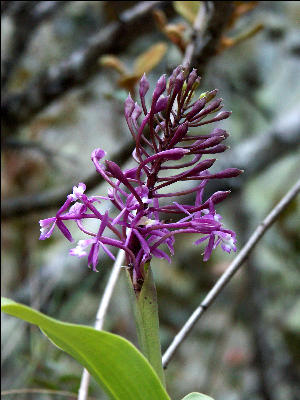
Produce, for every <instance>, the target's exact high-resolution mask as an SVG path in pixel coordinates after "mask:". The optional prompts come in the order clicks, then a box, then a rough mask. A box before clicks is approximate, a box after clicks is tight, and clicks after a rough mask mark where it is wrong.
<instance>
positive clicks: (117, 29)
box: [1, 1, 169, 135]
mask: <svg viewBox="0 0 300 400" xmlns="http://www.w3.org/2000/svg"><path fill="white" fill-rule="evenodd" d="M158 6H160V7H162V8H166V7H169V2H167V1H142V2H138V3H137V4H136V5H135V6H133V7H132V8H130V9H129V10H126V11H124V12H123V13H122V14H120V16H119V21H113V22H111V23H109V24H107V25H106V26H105V27H104V28H103V29H101V30H100V31H99V32H98V33H97V34H95V35H94V36H92V37H90V38H89V39H88V40H87V42H86V43H85V45H84V46H83V47H82V48H81V49H78V50H75V51H74V52H73V53H72V54H71V55H70V56H69V57H68V58H66V59H65V60H63V61H62V62H60V63H59V64H57V65H55V66H51V67H49V68H48V69H47V70H45V71H44V72H41V73H40V74H38V75H37V76H36V77H34V78H33V80H32V81H31V82H30V83H29V84H28V86H27V87H26V88H25V89H24V90H22V91H21V92H18V93H16V94H10V93H9V94H7V95H6V96H3V101H2V106H1V108H2V121H3V124H4V125H3V126H4V127H6V128H7V129H5V130H6V134H7V135H12V134H14V133H15V132H16V128H17V127H18V126H19V125H21V124H24V123H27V122H28V121H29V120H30V119H31V118H33V117H34V116H35V115H36V114H37V113H38V112H40V111H41V110H43V109H44V108H45V107H46V106H48V105H49V104H50V103H51V102H52V101H54V100H55V99H57V98H59V97H61V96H63V95H64V94H65V93H66V92H68V91H69V90H71V89H72V88H74V87H76V86H80V85H83V84H85V83H86V82H87V81H88V80H89V79H90V78H91V76H93V75H95V74H96V73H99V63H98V62H97V61H98V59H99V57H100V56H101V55H103V54H107V53H115V52H116V51H117V50H118V51H121V50H124V47H125V45H128V44H129V43H128V42H129V41H130V40H133V39H134V38H136V37H137V36H138V35H139V33H140V31H141V30H145V29H146V26H147V24H148V25H149V23H150V24H151V23H152V19H151V18H149V14H150V12H151V11H152V10H153V8H155V7H158ZM125 40H126V41H127V42H126V43H125Z"/></svg>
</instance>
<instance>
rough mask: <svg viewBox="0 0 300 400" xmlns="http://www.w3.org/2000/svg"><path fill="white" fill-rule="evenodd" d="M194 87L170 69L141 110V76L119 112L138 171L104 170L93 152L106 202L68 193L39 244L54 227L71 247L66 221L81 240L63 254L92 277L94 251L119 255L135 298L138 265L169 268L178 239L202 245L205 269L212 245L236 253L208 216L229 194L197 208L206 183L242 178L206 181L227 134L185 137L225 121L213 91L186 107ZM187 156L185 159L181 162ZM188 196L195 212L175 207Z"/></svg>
mask: <svg viewBox="0 0 300 400" xmlns="http://www.w3.org/2000/svg"><path fill="white" fill-rule="evenodd" d="M199 82H200V78H199V77H198V76H197V73H196V70H193V71H192V72H191V73H190V74H188V73H187V71H185V70H184V69H183V68H182V67H181V66H179V67H177V68H176V69H175V70H174V71H173V73H172V75H171V76H170V78H169V80H168V82H167V79H166V77H165V75H163V76H161V77H160V78H159V80H158V82H157V84H156V87H155V89H154V92H153V95H152V101H151V103H150V107H149V109H148V108H147V106H146V101H145V96H146V94H147V92H148V91H149V82H148V80H147V78H146V76H145V75H144V76H143V77H142V79H141V81H140V88H139V94H140V100H141V107H140V106H139V105H138V104H137V103H135V102H134V101H133V100H132V98H131V97H130V95H129V96H128V98H127V100H126V101H125V111H124V113H125V118H126V121H127V125H128V128H129V130H130V132H131V135H132V137H133V139H134V141H135V150H134V152H133V154H132V156H133V159H134V161H135V162H136V164H137V165H136V166H135V167H134V168H131V169H128V170H125V171H122V170H121V168H120V167H119V166H118V165H117V164H116V163H114V162H112V161H108V160H106V161H105V162H104V163H103V162H102V159H103V158H104V157H105V156H106V153H105V151H104V150H102V149H95V150H94V151H93V152H92V155H91V158H92V161H93V163H94V165H95V168H96V171H97V172H98V173H99V174H100V175H101V176H102V178H103V179H105V180H106V182H108V184H109V185H110V189H109V190H108V193H107V196H91V197H88V196H87V195H86V194H85V193H84V192H85V190H86V187H85V185H84V183H80V184H79V185H78V187H76V186H74V188H73V193H72V194H70V195H69V196H68V197H67V200H66V202H65V203H64V205H63V206H62V207H61V209H60V210H59V211H58V213H57V214H56V216H55V217H53V218H48V219H45V220H42V221H40V224H41V236H40V239H42V240H44V239H46V238H49V237H50V236H51V234H52V232H53V230H54V228H55V226H57V227H58V229H59V230H60V231H61V232H62V233H63V235H64V236H65V237H66V238H67V239H68V240H71V241H72V236H71V234H70V232H69V230H68V229H67V227H66V225H65V221H67V220H72V221H74V222H76V225H77V227H78V228H79V230H81V231H82V233H84V234H85V235H87V237H88V238H87V239H84V240H79V242H78V244H77V246H76V247H75V248H73V249H71V250H70V254H71V255H73V256H77V257H84V256H87V257H88V264H89V266H90V267H91V268H92V269H93V270H94V271H97V265H98V263H99V252H100V251H103V252H105V253H106V254H107V255H108V256H109V257H111V258H112V259H114V258H115V256H114V255H113V253H112V252H111V250H110V248H111V247H117V248H119V249H123V250H124V251H125V253H126V259H127V264H128V265H129V266H132V280H133V285H134V287H135V289H136V290H140V288H141V285H142V283H143V276H144V269H143V265H144V264H145V263H146V262H148V261H150V260H151V258H152V257H158V258H164V259H166V260H167V261H169V262H170V261H171V258H170V255H171V256H172V255H173V254H174V242H175V236H176V235H177V234H184V233H194V234H198V235H199V239H198V240H196V242H195V244H196V245H199V244H201V243H205V244H206V247H205V250H204V256H203V260H204V261H207V260H208V259H209V257H210V255H211V253H212V251H213V249H215V248H216V247H217V246H218V245H220V246H221V248H222V250H223V251H225V252H227V253H230V252H231V250H232V251H236V236H235V233H234V232H233V231H231V230H228V229H225V227H224V226H223V224H222V222H221V220H222V218H221V216H220V215H219V214H217V213H216V211H215V206H216V204H218V203H219V202H221V201H223V200H224V199H225V198H226V197H227V196H228V194H229V192H228V191H225V192H224V191H220V192H216V193H213V194H211V196H210V197H209V198H208V199H207V200H206V201H204V200H203V194H204V190H205V186H206V184H207V182H208V181H209V180H210V179H220V178H233V177H236V176H238V175H239V174H240V173H241V172H242V171H241V170H238V169H236V168H228V169H226V170H223V171H219V172H216V173H213V174H212V173H210V172H209V168H210V167H211V166H212V165H213V164H214V163H215V161H216V159H215V158H206V159H203V156H204V155H206V154H216V153H220V152H224V151H225V150H226V149H227V146H225V145H224V144H222V143H221V142H222V141H224V140H225V139H226V138H227V137H228V133H227V132H226V131H224V130H222V129H220V128H215V129H213V130H212V131H211V132H210V133H209V134H207V133H205V134H198V133H197V134H193V132H191V129H192V128H193V127H199V126H202V125H207V124H210V123H213V122H215V121H220V120H222V119H224V118H228V117H229V116H230V114H231V113H230V112H228V111H221V112H219V113H217V112H218V111H219V110H220V109H221V108H222V105H221V102H222V100H221V99H214V98H215V96H216V94H217V90H216V89H215V90H213V91H211V92H206V93H203V94H202V95H201V96H200V98H198V99H196V100H195V101H194V102H192V98H193V96H194V95H195V90H196V88H197V87H198V85H199ZM142 113H143V114H144V115H143V118H141V115H142ZM216 113H217V114H216ZM212 114H213V115H212ZM140 118H141V120H139V119H140ZM187 156H189V158H188V159H186V160H185V158H186V157H187ZM176 162H177V163H176ZM174 169H176V170H178V171H177V173H173V172H172V171H173V170H174ZM166 172H169V173H167V174H166ZM185 181H192V182H194V185H193V186H191V187H190V188H187V189H185V190H181V191H177V192H176V191H174V188H173V186H174V184H176V183H177V182H185ZM165 187H170V191H169V193H165V192H162V191H161V189H163V188H165ZM191 193H195V203H194V204H184V203H180V202H177V201H174V200H176V198H177V200H178V198H180V196H184V195H188V194H191ZM167 200H168V201H167ZM100 201H105V202H107V203H108V206H110V205H112V206H113V208H114V209H115V210H116V211H117V215H114V217H110V216H109V213H108V211H106V212H105V213H104V214H102V213H100V212H99V211H98V209H97V207H96V203H97V202H100ZM162 214H164V215H168V214H169V215H170V217H171V219H170V220H167V221H164V220H162ZM88 219H96V220H99V228H98V231H97V232H92V231H89V230H88V229H87V228H86V227H85V226H84V224H83V222H84V221H85V220H88ZM173 219H174V221H173ZM169 254H170V255H169Z"/></svg>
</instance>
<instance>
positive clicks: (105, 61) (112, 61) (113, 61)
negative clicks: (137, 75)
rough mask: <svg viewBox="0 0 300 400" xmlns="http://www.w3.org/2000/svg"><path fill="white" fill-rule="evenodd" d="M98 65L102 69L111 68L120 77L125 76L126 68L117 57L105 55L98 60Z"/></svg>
mask: <svg viewBox="0 0 300 400" xmlns="http://www.w3.org/2000/svg"><path fill="white" fill-rule="evenodd" d="M99 64H100V65H101V66H102V67H107V68H113V69H115V70H116V71H118V72H119V74H121V75H126V73H127V71H126V67H125V65H124V64H123V63H122V61H121V60H119V59H118V57H115V56H111V55H105V56H102V57H100V58H99Z"/></svg>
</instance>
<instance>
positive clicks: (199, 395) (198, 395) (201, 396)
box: [182, 392, 214, 400]
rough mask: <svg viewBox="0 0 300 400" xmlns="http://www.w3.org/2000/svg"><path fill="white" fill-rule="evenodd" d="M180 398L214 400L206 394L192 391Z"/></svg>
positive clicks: (186, 399) (185, 399)
mask: <svg viewBox="0 0 300 400" xmlns="http://www.w3.org/2000/svg"><path fill="white" fill-rule="evenodd" d="M182 400H214V399H213V398H212V397H209V396H206V394H202V393H196V392H193V393H190V394H188V395H186V396H185V397H184V398H183V399H182Z"/></svg>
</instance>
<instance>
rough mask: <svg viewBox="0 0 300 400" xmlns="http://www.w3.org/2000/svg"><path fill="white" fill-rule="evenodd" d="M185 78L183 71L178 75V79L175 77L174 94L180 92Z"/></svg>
mask: <svg viewBox="0 0 300 400" xmlns="http://www.w3.org/2000/svg"><path fill="white" fill-rule="evenodd" d="M184 80H185V77H184V75H183V73H182V72H180V73H179V74H178V75H177V77H176V79H175V81H174V85H173V94H174V95H175V94H177V93H179V92H180V90H181V88H182V85H183V82H184Z"/></svg>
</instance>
